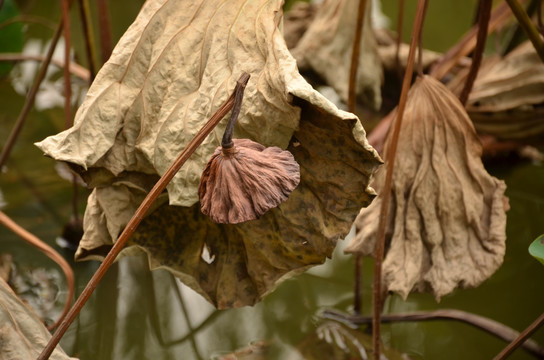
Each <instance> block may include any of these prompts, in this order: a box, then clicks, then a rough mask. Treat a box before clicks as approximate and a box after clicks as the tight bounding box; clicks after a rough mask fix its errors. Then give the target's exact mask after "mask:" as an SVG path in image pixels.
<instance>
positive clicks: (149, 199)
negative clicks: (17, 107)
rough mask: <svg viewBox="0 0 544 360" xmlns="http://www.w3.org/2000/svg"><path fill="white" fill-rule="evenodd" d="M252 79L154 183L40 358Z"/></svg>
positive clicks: (243, 80) (43, 358) (50, 349)
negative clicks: (169, 184) (174, 178)
mask: <svg viewBox="0 0 544 360" xmlns="http://www.w3.org/2000/svg"><path fill="white" fill-rule="evenodd" d="M248 80H249V74H246V73H244V74H242V76H241V77H240V79H239V80H238V82H237V84H236V88H235V90H234V93H233V94H231V96H230V97H229V98H228V99H227V101H226V102H225V103H224V104H223V105H221V106H220V107H219V109H218V110H217V111H216V112H215V114H213V115H212V117H211V118H210V120H208V122H207V123H206V124H205V125H204V126H203V127H202V129H200V131H199V132H198V133H197V134H196V135H195V137H194V138H193V139H192V140H191V142H189V144H188V145H187V146H186V147H185V149H184V150H183V151H182V152H181V154H180V155H179V156H178V157H177V158H176V160H174V163H173V164H172V165H171V166H170V167H169V168H168V170H166V172H165V173H164V175H162V176H161V178H160V179H159V181H157V183H156V184H155V186H154V187H153V188H152V189H151V191H150V192H149V194H147V196H146V197H145V199H144V200H143V201H142V203H141V204H140V206H139V207H138V209H137V210H136V212H135V213H134V215H133V216H132V218H131V219H130V221H129V222H128V224H127V226H126V227H125V229H124V230H123V232H122V233H121V235H120V236H119V238H118V239H117V241H116V242H115V244H114V245H113V247H112V248H111V250H110V251H109V253H108V255H107V256H106V257H105V258H104V261H103V262H102V264H100V267H99V268H98V270H97V271H96V273H95V274H94V275H93V277H92V278H91V280H89V282H88V283H87V286H85V289H83V292H82V293H81V295H80V296H79V298H78V299H77V300H76V302H75V304H74V306H72V308H71V309H70V311H69V312H68V315H67V316H66V318H65V319H64V321H63V322H62V323H61V324H60V326H59V327H58V329H57V331H56V332H55V333H54V334H53V336H52V337H51V339H50V340H49V342H48V343H47V345H46V346H45V348H44V349H43V351H42V353H41V354H40V356H39V357H38V360H46V359H49V356H50V355H51V353H52V352H53V350H54V349H55V347H56V346H57V344H58V343H59V341H60V339H61V338H62V336H63V335H64V333H65V332H66V330H68V327H69V326H70V324H71V323H72V322H73V321H74V319H75V318H76V316H77V315H78V314H79V312H80V311H81V309H82V308H83V306H84V305H85V303H86V302H87V300H88V299H89V297H90V296H91V294H92V293H93V291H94V290H95V289H96V287H97V286H98V284H99V283H100V280H101V279H102V277H103V276H104V274H105V273H106V271H107V270H108V269H109V267H110V266H111V265H112V264H113V261H114V260H115V258H117V255H119V253H120V252H121V250H122V249H123V247H124V246H125V244H126V242H127V240H128V239H129V238H130V236H131V235H132V234H133V233H134V231H135V230H136V227H137V226H138V225H139V224H140V222H141V221H142V219H143V218H144V216H145V214H146V213H147V211H148V210H149V208H150V207H151V205H152V204H153V203H154V202H155V200H156V199H157V197H158V196H159V195H160V194H161V193H162V192H163V191H164V189H165V188H166V185H168V183H169V182H170V181H171V180H172V178H173V177H174V175H176V173H177V172H178V171H179V169H180V168H181V167H182V166H183V164H185V162H186V161H187V160H188V159H189V157H190V156H191V155H192V154H193V153H194V152H195V150H196V149H197V148H198V147H199V146H200V144H201V143H202V142H203V141H204V140H205V139H206V137H207V136H208V135H209V134H210V133H211V132H212V130H213V129H214V128H215V126H217V124H219V122H220V121H221V119H223V117H224V116H225V115H226V114H227V113H228V112H229V111H230V110H231V109H232V107H233V105H234V94H236V92H237V89H239V88H240V87H242V86H245V84H247V82H248Z"/></svg>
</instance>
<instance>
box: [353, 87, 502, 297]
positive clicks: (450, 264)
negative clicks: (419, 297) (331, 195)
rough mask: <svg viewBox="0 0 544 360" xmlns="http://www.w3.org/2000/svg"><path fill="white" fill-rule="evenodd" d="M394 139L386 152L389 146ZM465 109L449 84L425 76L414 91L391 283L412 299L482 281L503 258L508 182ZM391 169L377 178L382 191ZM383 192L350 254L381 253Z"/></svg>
mask: <svg viewBox="0 0 544 360" xmlns="http://www.w3.org/2000/svg"><path fill="white" fill-rule="evenodd" d="M389 147H390V141H389V139H388V140H387V141H386V144H385V153H387V152H388V151H389ZM481 152H482V148H481V145H480V143H479V141H478V139H477V137H476V133H475V131H474V128H473V125H472V123H471V122H470V119H469V118H468V115H467V114H466V112H465V110H464V109H463V107H462V105H461V104H460V102H459V101H458V100H457V98H456V97H455V95H453V94H452V93H451V92H450V91H449V90H447V89H446V87H445V86H444V85H442V84H441V83H440V82H438V81H437V80H435V79H433V78H431V77H428V76H425V77H423V78H419V79H418V80H417V82H416V83H415V84H414V85H413V87H412V89H411V90H410V93H409V96H408V102H407V105H406V111H405V115H404V122H403V128H402V130H401V134H400V138H399V143H398V150H397V153H396V156H397V161H396V163H395V168H394V172H393V183H392V188H391V191H392V194H391V202H390V205H389V206H390V211H391V215H390V218H389V220H388V224H387V229H386V247H387V249H386V251H387V253H386V256H385V260H384V263H383V274H384V275H383V281H384V284H385V287H386V288H387V289H388V290H389V291H395V292H398V293H399V294H400V295H402V296H403V297H404V298H406V296H407V295H408V294H409V293H410V292H411V291H432V292H433V293H434V295H435V296H436V298H437V299H439V298H440V297H441V296H444V295H446V294H448V293H450V292H451V291H453V290H454V289H455V288H456V287H458V286H460V287H475V286H478V285H479V284H480V283H482V282H483V281H484V280H485V279H487V278H488V277H489V276H491V275H492V274H493V273H494V272H495V270H497V268H498V267H499V266H500V265H501V264H502V261H503V256H504V252H505V240H506V234H505V228H506V213H505V211H506V209H505V208H506V198H505V197H504V191H505V188H506V185H505V184H504V182H503V181H500V180H497V179H496V178H494V177H492V176H490V175H489V174H488V173H487V172H486V170H485V168H484V166H483V164H482V162H481V159H480V156H481ZM384 178H385V173H384V172H383V171H380V172H378V174H377V175H376V180H375V182H374V183H373V184H374V186H375V187H376V188H377V190H378V193H379V190H380V189H381V187H382V186H383V180H384ZM381 206H382V201H381V196H379V195H378V197H377V198H376V200H375V201H374V202H373V203H372V204H371V205H370V206H369V207H368V208H366V209H362V210H361V212H360V214H359V215H358V217H357V220H356V221H355V226H356V236H355V237H354V239H353V241H352V242H351V243H350V244H349V246H348V247H347V248H346V252H350V253H360V254H364V255H371V254H373V252H374V246H375V242H376V231H377V221H376V219H377V217H378V216H379V212H380V207H381Z"/></svg>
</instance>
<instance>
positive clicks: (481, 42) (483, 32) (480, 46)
mask: <svg viewBox="0 0 544 360" xmlns="http://www.w3.org/2000/svg"><path fill="white" fill-rule="evenodd" d="M492 5H493V0H480V6H479V7H478V35H477V36H476V47H475V48H474V54H473V55H472V64H470V70H469V72H468V75H467V80H466V82H465V86H464V87H463V91H461V95H460V96H459V101H461V104H463V106H465V105H466V104H467V101H468V96H469V95H470V92H471V90H472V87H473V86H474V81H476V77H477V76H478V70H479V69H480V65H481V64H482V58H483V55H484V50H485V42H486V39H487V29H488V27H489V19H490V18H491V6H492Z"/></svg>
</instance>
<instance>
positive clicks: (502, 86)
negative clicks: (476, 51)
mask: <svg viewBox="0 0 544 360" xmlns="http://www.w3.org/2000/svg"><path fill="white" fill-rule="evenodd" d="M483 65H488V66H487V67H488V68H487V69H483V70H484V71H481V72H480V73H481V74H480V75H479V76H478V78H477V79H476V81H475V83H474V88H473V89H472V92H471V93H470V97H469V99H468V103H467V111H468V113H469V115H470V118H471V119H472V121H473V122H474V125H475V127H476V130H478V131H479V132H484V133H487V134H491V135H494V136H496V137H498V138H501V139H520V138H526V137H531V136H533V137H534V136H539V135H542V134H544V63H542V60H541V59H540V57H539V56H538V54H537V53H536V51H535V49H534V47H533V45H532V44H531V42H530V41H526V42H525V43H523V44H521V45H519V46H518V47H517V48H516V49H514V50H513V51H512V52H510V53H509V54H508V55H506V56H505V57H504V58H503V59H500V60H499V61H490V62H487V63H484V64H483Z"/></svg>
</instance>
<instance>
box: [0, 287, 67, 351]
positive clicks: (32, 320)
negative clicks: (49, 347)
mask: <svg viewBox="0 0 544 360" xmlns="http://www.w3.org/2000/svg"><path fill="white" fill-rule="evenodd" d="M50 338H51V334H49V331H48V330H47V329H46V328H45V326H44V325H43V324H42V322H41V321H40V319H38V317H37V316H36V314H34V312H32V310H30V309H29V308H28V307H27V306H26V305H25V304H24V303H23V302H22V301H21V300H20V299H19V298H18V297H17V296H16V295H15V294H14V293H13V291H12V290H11V289H10V287H9V285H8V284H7V283H6V282H5V281H4V280H3V279H0V357H1V358H2V359H17V360H35V359H36V358H37V357H38V355H39V354H40V353H41V352H42V350H43V348H44V347H45V345H46V344H47V342H48V341H49V339H50ZM50 359H51V360H68V359H74V358H71V357H69V356H67V355H66V354H65V353H64V351H62V350H61V349H60V347H57V348H56V349H55V351H53V353H52V354H51V357H50Z"/></svg>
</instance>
